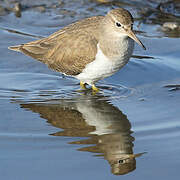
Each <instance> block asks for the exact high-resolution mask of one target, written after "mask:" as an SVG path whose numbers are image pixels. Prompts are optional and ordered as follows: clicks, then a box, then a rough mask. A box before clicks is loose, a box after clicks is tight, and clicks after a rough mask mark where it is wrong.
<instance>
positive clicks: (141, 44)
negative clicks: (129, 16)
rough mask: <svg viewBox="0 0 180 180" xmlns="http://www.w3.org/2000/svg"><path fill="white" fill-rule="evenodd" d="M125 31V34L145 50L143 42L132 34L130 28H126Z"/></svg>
mask: <svg viewBox="0 0 180 180" xmlns="http://www.w3.org/2000/svg"><path fill="white" fill-rule="evenodd" d="M126 33H127V35H128V36H129V37H130V38H131V39H133V40H134V41H136V42H137V43H138V44H139V45H140V46H142V48H143V49H144V50H146V47H145V46H144V45H143V43H142V42H141V41H140V40H139V39H138V38H137V37H136V35H135V34H134V32H133V31H132V30H131V29H128V30H126Z"/></svg>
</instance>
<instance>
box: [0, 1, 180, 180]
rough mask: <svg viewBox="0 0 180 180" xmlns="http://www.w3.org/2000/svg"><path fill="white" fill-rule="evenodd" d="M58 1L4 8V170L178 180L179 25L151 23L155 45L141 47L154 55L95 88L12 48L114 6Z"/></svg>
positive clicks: (0, 33) (6, 175)
mask: <svg viewBox="0 0 180 180" xmlns="http://www.w3.org/2000/svg"><path fill="white" fill-rule="evenodd" d="M124 2H125V1H124ZM23 3H26V5H27V7H29V6H30V5H29V4H28V3H27V2H26V1H23ZM44 3H48V2H46V1H44ZM53 3H56V1H53V2H52V4H51V3H49V4H47V5H48V6H47V7H46V12H43V13H41V12H39V11H38V10H37V9H36V8H32V7H31V8H30V7H29V8H27V9H24V10H23V12H22V17H21V18H17V17H16V16H15V15H14V13H12V12H10V13H7V14H6V15H4V16H0V38H1V44H0V54H1V58H0V116H1V118H0V122H1V125H0V139H1V141H0V160H1V164H0V177H1V179H4V180H11V179H14V180H16V179H17V180H21V179H22V180H24V179H27V180H30V179H33V178H34V179H72V178H74V179H92V178H93V179H117V178H119V176H121V177H120V178H124V179H132V178H133V179H164V180H166V179H178V178H179V173H178V167H179V163H180V158H179V152H180V142H179V138H180V121H179V117H180V111H179V110H178V109H179V106H180V101H179V98H180V93H179V92H180V91H179V84H180V78H179V77H180V65H179V55H180V51H179V49H180V43H179V38H178V37H179V36H177V33H176V35H175V37H173V38H172V37H170V36H169V34H167V33H166V32H162V31H161V30H160V27H161V26H160V25H158V24H154V23H149V24H148V23H146V22H144V23H141V25H140V29H141V30H142V31H144V33H143V34H140V35H139V37H140V39H141V40H142V41H143V43H144V44H145V45H146V47H147V51H144V50H142V49H141V47H139V46H136V49H135V52H134V54H135V55H138V56H146V57H152V58H142V59H137V58H132V59H131V61H130V62H129V63H128V65H126V66H125V67H124V68H123V69H122V70H121V71H119V72H118V73H117V74H115V75H114V76H112V77H109V78H106V79H105V80H103V81H100V82H99V83H98V84H97V86H98V87H100V89H101V91H100V93H98V94H96V95H93V94H92V92H91V91H90V90H87V91H79V83H78V81H77V80H75V79H73V78H69V77H63V76H62V75H61V74H59V73H56V72H53V71H51V70H50V69H48V68H47V67H46V65H44V64H42V63H40V62H37V61H35V60H33V59H31V58H29V57H27V56H24V55H22V54H20V53H17V52H13V51H10V50H8V49H7V47H8V46H10V45H15V44H20V43H24V42H28V41H32V40H34V39H38V37H39V36H46V35H49V34H50V33H52V32H54V31H56V30H58V29H59V28H60V27H63V26H64V25H66V24H68V23H70V22H73V21H75V20H77V19H81V18H83V17H87V16H91V15H96V14H104V13H105V12H106V11H108V10H109V9H110V8H111V4H106V5H101V4H96V3H95V2H90V1H78V2H74V1H73V2H71V1H65V2H64V5H63V6H62V5H61V6H59V7H58V8H55V9H52V7H51V6H52V5H53ZM37 4H38V1H37ZM37 4H36V5H37ZM39 4H42V3H41V2H39ZM117 4H118V3H117ZM117 4H114V6H117ZM133 4H134V3H133V1H130V3H129V4H126V3H124V4H123V6H124V7H126V8H128V9H130V10H132V12H133V14H134V15H136V14H138V13H137V12H139V9H138V7H139V6H142V7H145V6H149V4H148V3H147V4H144V3H142V2H141V1H138V4H139V5H138V7H137V9H135V8H133V7H134V6H133ZM62 9H65V10H66V12H65V11H63V10H62ZM65 13H66V14H65ZM74 15H75V17H74ZM37 19H38V21H37ZM161 20H163V19H161ZM135 24H136V25H138V21H136V22H135ZM136 29H137V27H136ZM17 32H19V33H17ZM171 35H172V34H171Z"/></svg>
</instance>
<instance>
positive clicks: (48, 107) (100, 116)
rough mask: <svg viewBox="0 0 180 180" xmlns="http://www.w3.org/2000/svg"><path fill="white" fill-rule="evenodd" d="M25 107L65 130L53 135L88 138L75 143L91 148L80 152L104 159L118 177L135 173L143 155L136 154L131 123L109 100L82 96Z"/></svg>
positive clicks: (25, 105)
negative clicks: (139, 158) (138, 159)
mask: <svg viewBox="0 0 180 180" xmlns="http://www.w3.org/2000/svg"><path fill="white" fill-rule="evenodd" d="M21 107H22V108H25V109H29V110H31V111H32V112H36V113H39V114H40V116H41V117H42V118H44V119H47V122H48V123H50V124H52V125H53V126H55V127H57V128H61V129H63V131H59V132H56V133H53V134H51V135H53V136H70V137H88V139H83V140H80V141H75V142H71V144H83V145H88V146H87V147H83V148H80V149H78V150H80V151H88V152H92V153H96V155H97V156H104V159H106V160H107V161H108V162H109V164H110V166H111V171H112V173H113V174H115V175H122V174H127V173H129V172H131V171H133V170H135V169H136V157H139V156H141V155H142V154H143V153H139V154H134V153H133V141H134V138H133V137H132V136H131V134H132V131H131V124H130V122H129V120H128V119H127V116H126V115H124V114H123V113H122V112H121V111H120V110H119V109H118V108H117V107H114V106H113V105H112V104H111V103H110V102H109V101H108V98H105V97H102V96H92V95H81V96H79V97H76V98H74V99H69V100H65V99H63V100H62V99H61V100H56V101H54V102H53V101H52V102H47V103H39V104H37V103H30V104H28V103H27V104H21ZM89 145H92V146H89Z"/></svg>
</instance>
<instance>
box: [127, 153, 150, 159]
mask: <svg viewBox="0 0 180 180" xmlns="http://www.w3.org/2000/svg"><path fill="white" fill-rule="evenodd" d="M145 153H147V152H143V153H138V154H130V155H129V157H130V158H137V157H140V156H142V155H143V154H145Z"/></svg>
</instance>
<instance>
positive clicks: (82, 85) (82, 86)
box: [80, 81, 86, 89]
mask: <svg viewBox="0 0 180 180" xmlns="http://www.w3.org/2000/svg"><path fill="white" fill-rule="evenodd" d="M80 86H81V89H86V85H85V83H83V82H82V81H80Z"/></svg>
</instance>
